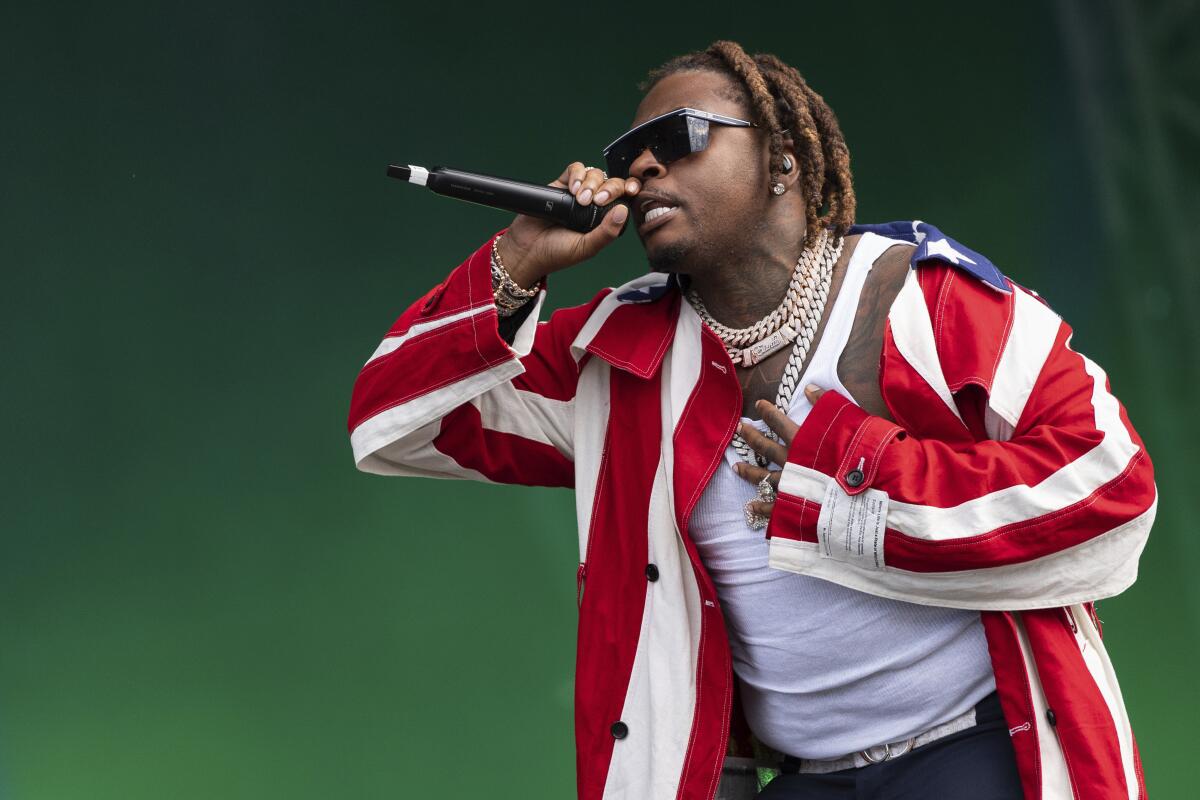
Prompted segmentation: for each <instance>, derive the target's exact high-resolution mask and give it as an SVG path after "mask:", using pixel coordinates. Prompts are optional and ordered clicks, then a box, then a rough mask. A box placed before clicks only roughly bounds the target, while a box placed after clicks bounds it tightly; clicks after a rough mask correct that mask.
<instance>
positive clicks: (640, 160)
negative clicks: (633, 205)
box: [629, 147, 667, 186]
mask: <svg viewBox="0 0 1200 800" xmlns="http://www.w3.org/2000/svg"><path fill="white" fill-rule="evenodd" d="M666 174H667V168H666V166H665V165H664V164H662V163H660V162H659V160H658V159H657V158H655V157H654V153H652V152H650V148H649V147H647V148H646V149H645V150H643V151H642V152H641V153H639V154H638V157H637V158H635V159H634V160H633V163H631V164H630V165H629V177H631V178H637V179H638V180H639V181H641V182H642V185H643V186H645V185H646V178H648V177H654V178H661V177H662V176H663V175H666Z"/></svg>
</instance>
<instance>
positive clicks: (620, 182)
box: [592, 178, 626, 206]
mask: <svg viewBox="0 0 1200 800" xmlns="http://www.w3.org/2000/svg"><path fill="white" fill-rule="evenodd" d="M625 187H626V181H625V179H624V178H609V179H607V180H605V181H604V182H603V183H601V184H600V186H599V187H598V188H597V189H596V193H595V194H594V195H592V202H594V203H595V204H596V205H598V206H602V205H604V204H605V203H608V202H610V201H612V200H616V199H617V198H618V197H620V196H621V195H623V194H625V192H626V189H625Z"/></svg>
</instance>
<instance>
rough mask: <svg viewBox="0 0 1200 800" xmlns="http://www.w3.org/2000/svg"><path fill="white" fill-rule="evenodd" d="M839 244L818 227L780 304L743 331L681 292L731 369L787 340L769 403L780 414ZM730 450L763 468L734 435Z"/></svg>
mask: <svg viewBox="0 0 1200 800" xmlns="http://www.w3.org/2000/svg"><path fill="white" fill-rule="evenodd" d="M844 243H845V239H844V238H843V237H840V236H839V237H838V238H837V239H836V241H831V238H830V236H829V234H828V231H826V230H825V229H822V230H821V234H820V238H819V239H818V240H817V243H816V244H815V245H814V246H813V247H812V248H805V249H804V251H803V252H801V253H800V257H799V258H798V259H797V260H796V268H795V269H794V270H793V271H792V279H791V282H790V283H789V284H788V290H787V293H786V294H785V295H784V297H783V300H782V302H780V304H779V306H778V307H776V308H775V309H774V310H773V311H772V312H771V313H770V314H768V315H767V316H765V317H763V318H762V319H760V320H759V321H758V322H756V323H754V324H753V325H751V326H749V327H748V328H730V327H727V326H725V325H722V324H721V323H720V322H717V320H716V319H714V318H713V316H712V314H711V313H709V311H708V309H707V308H706V307H705V305H704V301H703V300H702V299H701V298H700V295H699V294H698V293H697V292H696V291H695V290H691V291H689V292H688V293H687V299H688V302H689V303H691V305H692V307H693V308H695V310H696V313H697V314H698V315H699V316H700V318H701V319H702V320H704V323H705V324H706V325H708V326H709V327H710V328H712V330H713V332H714V333H716V334H717V336H718V337H719V338H720V339H721V342H722V343H723V344H724V345H725V349H726V351H727V352H728V353H729V357H730V358H731V359H732V360H733V362H734V365H735V366H737V365H739V364H740V365H741V366H752V365H753V364H756V363H758V362H759V361H761V360H762V359H764V358H766V357H767V356H768V355H770V354H771V353H774V352H776V351H778V350H780V349H782V348H783V347H784V346H786V345H787V344H788V343H789V342H793V345H792V351H791V353H790V354H789V356H788V360H787V364H786V365H785V366H784V369H783V375H782V377H781V379H780V382H779V393H778V395H777V396H776V399H775V405H777V406H779V407H780V408H782V409H784V412H785V413H786V411H787V409H788V407H789V406H790V405H791V401H792V395H794V394H795V392H796V384H797V383H799V381H800V368H801V366H802V365H803V364H804V363H805V359H806V358H807V356H808V351H809V348H810V347H811V346H812V340H813V337H814V336H815V335H816V331H817V326H818V325H819V324H820V322H821V316H822V314H823V313H824V310H825V301H826V300H827V299H828V297H829V285H830V283H831V281H832V278H833V265H834V264H835V263H837V260H838V258H839V257H840V256H841V253H842V246H843V244H844ZM766 435H767V436H768V437H770V438H773V439H776V441H778V437H776V436H775V434H774V433H773V432H772V431H767V434H766ZM733 447H734V449H735V450H736V451H737V453H738V455H740V456H741V457H742V458H743V459H745V460H746V461H749V462H750V463H752V464H758V465H759V466H761V467H765V466H767V460H766V457H765V456H761V455H759V454H758V453H756V452H755V451H754V450H753V449H751V447H750V445H748V444H747V443H746V440H745V439H743V438H742V436H741V435H740V434H738V433H734V435H733Z"/></svg>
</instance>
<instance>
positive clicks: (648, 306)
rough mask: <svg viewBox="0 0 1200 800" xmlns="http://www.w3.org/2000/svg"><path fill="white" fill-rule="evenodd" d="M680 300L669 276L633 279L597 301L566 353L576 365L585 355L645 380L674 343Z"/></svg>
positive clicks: (654, 274)
mask: <svg viewBox="0 0 1200 800" xmlns="http://www.w3.org/2000/svg"><path fill="white" fill-rule="evenodd" d="M681 300H682V294H681V292H680V286H679V279H678V276H677V275H676V274H674V273H663V272H651V273H649V274H646V275H642V276H640V277H638V278H634V279H633V280H632V281H630V282H629V283H626V284H624V285H622V286H618V287H617V288H616V289H613V290H611V291H610V292H609V293H608V294H607V295H606V296H605V297H604V299H603V300H601V301H600V303H599V304H598V305H597V306H596V310H595V311H594V312H592V315H591V317H589V318H588V321H587V323H586V324H584V326H583V329H582V330H580V332H579V335H578V336H576V337H575V340H574V341H573V342H572V343H571V353H572V355H574V356H575V360H576V361H578V362H580V363H581V364H582V362H583V358H584V356H585V355H587V354H591V355H594V356H596V357H597V358H601V359H603V360H604V361H607V362H608V363H609V364H611V365H612V366H614V367H617V368H618V369H622V370H625V371H626V372H628V373H630V374H632V375H636V376H638V377H639V378H650V377H651V376H653V375H654V374H655V373H656V372H658V368H659V366H660V365H661V364H662V360H663V357H664V356H665V355H666V354H667V351H668V350H669V349H670V348H671V344H672V342H673V341H674V339H675V326H676V323H677V321H678V319H679V308H680V302H681Z"/></svg>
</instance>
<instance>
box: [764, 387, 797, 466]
mask: <svg viewBox="0 0 1200 800" xmlns="http://www.w3.org/2000/svg"><path fill="white" fill-rule="evenodd" d="M754 407H755V408H756V409H758V413H759V414H761V415H762V418H763V422H765V423H767V427H768V428H770V429H771V430H773V431H774V432H775V434H776V435H777V436H778V437H779V438H780V439H783V443H784V445H785V446H789V447H790V446H791V444H792V439H794V438H795V436H796V431H798V430H800V426H799V425H797V424H796V423H795V422H794V421H793V420H792V418H791V417H789V416H788V415H787V414H786V413H784V411H783V409H782V408H780V407H779V406H777V405H775V404H774V403H772V402H770V401H767V400H759V401H758V402H757V403H755V404H754ZM776 463H778V464H782V463H783V462H782V461H777V462H776Z"/></svg>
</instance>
